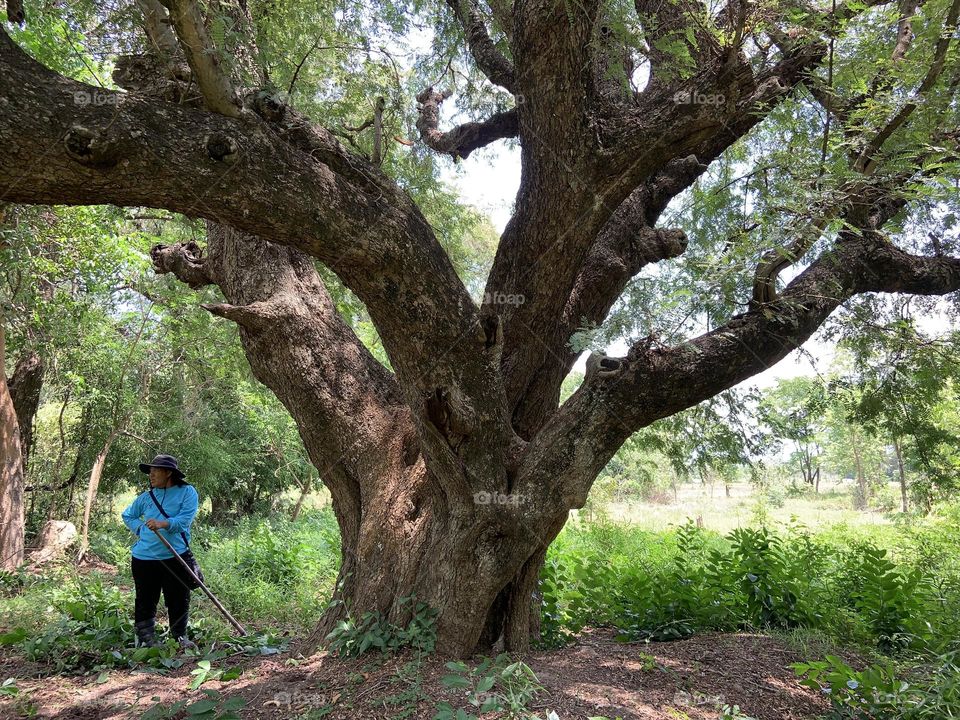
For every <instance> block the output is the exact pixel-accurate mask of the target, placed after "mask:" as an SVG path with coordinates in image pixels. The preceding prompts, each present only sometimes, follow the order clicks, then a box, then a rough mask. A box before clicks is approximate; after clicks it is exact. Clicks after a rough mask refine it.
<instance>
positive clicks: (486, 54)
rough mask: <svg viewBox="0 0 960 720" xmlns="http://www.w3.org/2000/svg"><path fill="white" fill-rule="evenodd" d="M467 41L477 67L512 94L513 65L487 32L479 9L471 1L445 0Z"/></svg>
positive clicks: (491, 80)
mask: <svg viewBox="0 0 960 720" xmlns="http://www.w3.org/2000/svg"><path fill="white" fill-rule="evenodd" d="M447 5H448V6H449V7H450V9H451V10H453V13H454V15H456V17H457V20H458V21H459V22H460V25H462V26H463V32H464V35H465V36H466V39H467V47H469V48H470V53H471V54H472V55H473V59H474V60H475V61H476V63H477V67H478V68H480V70H481V71H482V72H483V74H484V75H486V76H487V78H489V80H490V82H492V83H494V84H495V85H499V86H500V87H502V88H504V89H505V90H508V91H509V92H511V93H512V92H514V77H513V74H514V69H513V63H512V62H510V61H509V60H507V58H505V57H504V56H503V53H501V52H500V51H499V50H497V47H496V45H494V43H493V40H491V39H490V34H489V33H488V32H487V27H486V25H485V24H484V22H483V18H482V17H481V16H480V12H479V8H478V7H477V5H476V3H475V2H474V1H473V0H447Z"/></svg>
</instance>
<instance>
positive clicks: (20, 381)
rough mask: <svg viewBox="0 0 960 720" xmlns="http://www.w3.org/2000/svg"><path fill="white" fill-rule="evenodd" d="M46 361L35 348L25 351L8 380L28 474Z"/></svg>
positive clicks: (24, 465) (24, 463)
mask: <svg viewBox="0 0 960 720" xmlns="http://www.w3.org/2000/svg"><path fill="white" fill-rule="evenodd" d="M44 370H45V368H44V363H43V359H42V358H41V357H40V355H39V353H37V352H36V351H35V350H27V351H25V352H23V353H22V354H21V355H20V357H19V358H18V359H17V364H16V366H15V367H14V370H13V375H12V376H11V377H10V380H9V381H8V386H9V388H10V396H11V398H12V399H13V406H14V408H15V409H16V412H17V424H18V426H19V427H20V451H21V453H22V455H23V473H24V475H26V472H27V465H28V463H29V462H30V451H31V450H32V449H33V421H34V418H35V417H36V416H37V409H38V408H39V407H40V391H41V389H42V388H43V376H44Z"/></svg>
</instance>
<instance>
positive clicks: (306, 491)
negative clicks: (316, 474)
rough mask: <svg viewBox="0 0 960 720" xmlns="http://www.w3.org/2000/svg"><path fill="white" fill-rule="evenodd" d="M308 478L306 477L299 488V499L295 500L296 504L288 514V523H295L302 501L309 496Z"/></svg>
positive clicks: (309, 483) (309, 484)
mask: <svg viewBox="0 0 960 720" xmlns="http://www.w3.org/2000/svg"><path fill="white" fill-rule="evenodd" d="M311 485H312V483H311V482H310V476H309V475H308V476H307V477H306V478H305V479H304V481H303V483H302V484H301V486H300V497H298V498H297V504H296V505H294V506H293V512H292V513H290V522H296V521H297V518H298V517H300V509H301V508H302V507H303V501H304V500H306V499H307V495H309V494H310V486H311Z"/></svg>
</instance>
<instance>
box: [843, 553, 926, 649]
mask: <svg viewBox="0 0 960 720" xmlns="http://www.w3.org/2000/svg"><path fill="white" fill-rule="evenodd" d="M859 555H860V557H859V562H858V563H857V565H856V568H857V575H858V577H857V581H858V582H857V588H856V589H855V590H854V591H853V593H852V595H853V598H854V604H855V606H856V608H857V610H858V611H859V613H860V615H861V616H862V617H863V618H864V619H865V620H866V621H867V623H868V624H869V626H870V629H871V630H872V631H873V633H874V634H875V635H876V636H877V639H878V642H879V644H880V646H881V647H883V648H885V649H891V648H894V647H897V646H899V645H902V644H904V643H907V642H909V641H910V637H911V630H914V629H916V630H918V631H920V628H918V627H917V625H918V624H919V619H920V618H921V617H922V613H923V608H924V607H925V605H926V604H927V603H926V602H925V598H924V597H923V594H922V587H921V581H922V579H923V574H922V571H921V569H920V568H912V569H910V570H906V569H903V568H899V567H897V566H896V565H895V564H894V563H893V562H892V561H891V560H890V559H889V558H888V557H887V551H886V550H883V549H880V548H876V547H872V546H869V545H865V546H862V547H861V548H860V553H859Z"/></svg>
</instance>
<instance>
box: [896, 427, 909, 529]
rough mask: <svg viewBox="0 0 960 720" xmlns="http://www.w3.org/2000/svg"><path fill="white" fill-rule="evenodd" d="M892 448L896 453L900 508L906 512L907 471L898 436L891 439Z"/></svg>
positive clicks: (907, 507)
mask: <svg viewBox="0 0 960 720" xmlns="http://www.w3.org/2000/svg"><path fill="white" fill-rule="evenodd" d="M893 449H894V451H895V452H896V453H897V468H898V469H899V470H900V508H901V510H903V512H908V511H909V505H908V503H907V471H906V470H905V469H904V467H903V448H901V447H900V438H894V439H893Z"/></svg>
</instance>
